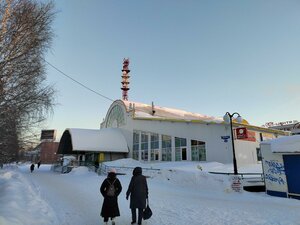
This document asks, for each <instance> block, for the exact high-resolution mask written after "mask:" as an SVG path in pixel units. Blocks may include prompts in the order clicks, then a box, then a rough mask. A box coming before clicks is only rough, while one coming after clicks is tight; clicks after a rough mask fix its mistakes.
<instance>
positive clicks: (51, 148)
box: [32, 141, 59, 164]
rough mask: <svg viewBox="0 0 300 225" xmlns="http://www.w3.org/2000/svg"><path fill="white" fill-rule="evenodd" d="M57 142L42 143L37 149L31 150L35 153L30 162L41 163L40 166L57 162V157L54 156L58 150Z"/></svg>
mask: <svg viewBox="0 0 300 225" xmlns="http://www.w3.org/2000/svg"><path fill="white" fill-rule="evenodd" d="M58 146H59V142H52V141H44V142H41V143H40V144H39V145H38V146H37V147H35V148H34V149H33V152H36V154H35V157H34V159H33V160H32V161H34V162H36V163H37V162H38V161H41V163H42V164H53V163H55V162H57V160H58V155H57V154H56V152H57V150H58Z"/></svg>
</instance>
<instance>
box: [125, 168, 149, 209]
mask: <svg viewBox="0 0 300 225" xmlns="http://www.w3.org/2000/svg"><path fill="white" fill-rule="evenodd" d="M129 195H130V208H131V209H136V208H139V209H144V208H146V199H147V198H148V185H147V180H146V177H145V176H143V175H142V168H141V167H136V168H135V169H134V171H133V176H132V178H131V181H130V183H129V186H128V190H127V192H126V196H127V198H128V196H129Z"/></svg>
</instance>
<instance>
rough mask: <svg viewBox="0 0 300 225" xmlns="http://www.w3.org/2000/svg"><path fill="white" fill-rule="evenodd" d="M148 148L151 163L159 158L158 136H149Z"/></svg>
mask: <svg viewBox="0 0 300 225" xmlns="http://www.w3.org/2000/svg"><path fill="white" fill-rule="evenodd" d="M150 143H151V144H150V148H151V161H154V160H158V158H159V151H158V149H159V135H158V134H151V137H150Z"/></svg>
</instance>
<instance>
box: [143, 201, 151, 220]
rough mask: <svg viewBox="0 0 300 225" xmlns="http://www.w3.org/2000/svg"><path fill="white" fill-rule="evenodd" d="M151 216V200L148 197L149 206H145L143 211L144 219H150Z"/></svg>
mask: <svg viewBox="0 0 300 225" xmlns="http://www.w3.org/2000/svg"><path fill="white" fill-rule="evenodd" d="M151 216H152V210H151V209H150V207H149V200H148V198H147V206H146V208H145V209H144V211H143V219H144V220H147V219H149V218H150V217H151Z"/></svg>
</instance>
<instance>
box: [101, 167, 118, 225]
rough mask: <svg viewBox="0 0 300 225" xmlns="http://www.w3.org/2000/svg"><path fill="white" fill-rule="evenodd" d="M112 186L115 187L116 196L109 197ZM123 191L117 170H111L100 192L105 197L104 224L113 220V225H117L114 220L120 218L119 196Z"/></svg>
mask: <svg viewBox="0 0 300 225" xmlns="http://www.w3.org/2000/svg"><path fill="white" fill-rule="evenodd" d="M110 184H113V185H114V189H115V194H114V196H108V192H107V191H108V188H109V186H110ZM121 191H122V185H121V183H120V181H119V179H118V178H117V177H116V170H115V169H111V170H110V171H109V173H108V175H107V178H106V179H105V180H104V181H103V183H102V185H101V187H100V192H101V194H102V196H103V197H104V200H103V204H102V209H101V216H102V217H103V218H104V223H106V224H107V222H108V218H109V217H110V218H111V220H112V225H114V224H115V222H114V218H115V217H117V216H120V211H119V205H118V196H119V194H120V193H121Z"/></svg>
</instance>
